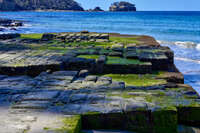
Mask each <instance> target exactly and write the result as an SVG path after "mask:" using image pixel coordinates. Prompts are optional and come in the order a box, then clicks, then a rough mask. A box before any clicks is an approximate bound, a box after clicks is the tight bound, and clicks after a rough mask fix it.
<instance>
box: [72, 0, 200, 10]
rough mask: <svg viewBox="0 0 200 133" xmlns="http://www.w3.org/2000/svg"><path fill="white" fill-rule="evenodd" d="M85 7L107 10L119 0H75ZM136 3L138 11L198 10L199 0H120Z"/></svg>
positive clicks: (199, 8)
mask: <svg viewBox="0 0 200 133" xmlns="http://www.w3.org/2000/svg"><path fill="white" fill-rule="evenodd" d="M75 1H77V2H79V3H80V4H81V5H82V6H83V7H84V8H85V9H90V8H94V7H96V6H100V7H101V8H102V9H104V10H108V8H109V6H110V5H111V3H113V2H117V1H119V0H75ZM121 1H128V2H131V3H134V4H136V7H137V10H138V11H200V0H121Z"/></svg>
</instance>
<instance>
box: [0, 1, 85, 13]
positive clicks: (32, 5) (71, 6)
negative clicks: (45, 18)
mask: <svg viewBox="0 0 200 133" xmlns="http://www.w3.org/2000/svg"><path fill="white" fill-rule="evenodd" d="M22 10H25V11H26V10H68V11H83V10H84V9H83V8H82V7H81V6H80V5H79V4H78V3H77V2H75V1H74V0H0V11H22Z"/></svg>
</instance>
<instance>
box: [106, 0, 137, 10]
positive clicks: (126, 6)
mask: <svg viewBox="0 0 200 133" xmlns="http://www.w3.org/2000/svg"><path fill="white" fill-rule="evenodd" d="M109 10H110V11H126V12H127V11H128V12H129V11H136V7H135V5H134V4H131V3H129V2H125V1H122V2H115V3H113V4H112V5H111V6H110V8H109Z"/></svg>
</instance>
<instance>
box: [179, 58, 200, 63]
mask: <svg viewBox="0 0 200 133" xmlns="http://www.w3.org/2000/svg"><path fill="white" fill-rule="evenodd" d="M175 60H182V61H188V62H194V63H198V64H200V60H193V59H189V58H182V57H175Z"/></svg>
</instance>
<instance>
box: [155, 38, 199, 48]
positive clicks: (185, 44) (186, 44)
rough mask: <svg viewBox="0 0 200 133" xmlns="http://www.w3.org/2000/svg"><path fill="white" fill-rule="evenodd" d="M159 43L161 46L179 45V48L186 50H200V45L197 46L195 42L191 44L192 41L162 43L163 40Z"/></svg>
mask: <svg viewBox="0 0 200 133" xmlns="http://www.w3.org/2000/svg"><path fill="white" fill-rule="evenodd" d="M157 42H158V43H160V44H169V45H177V46H181V47H184V48H196V49H197V50H200V43H199V44H197V43H195V42H190V41H175V42H173V41H161V40H157Z"/></svg>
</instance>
